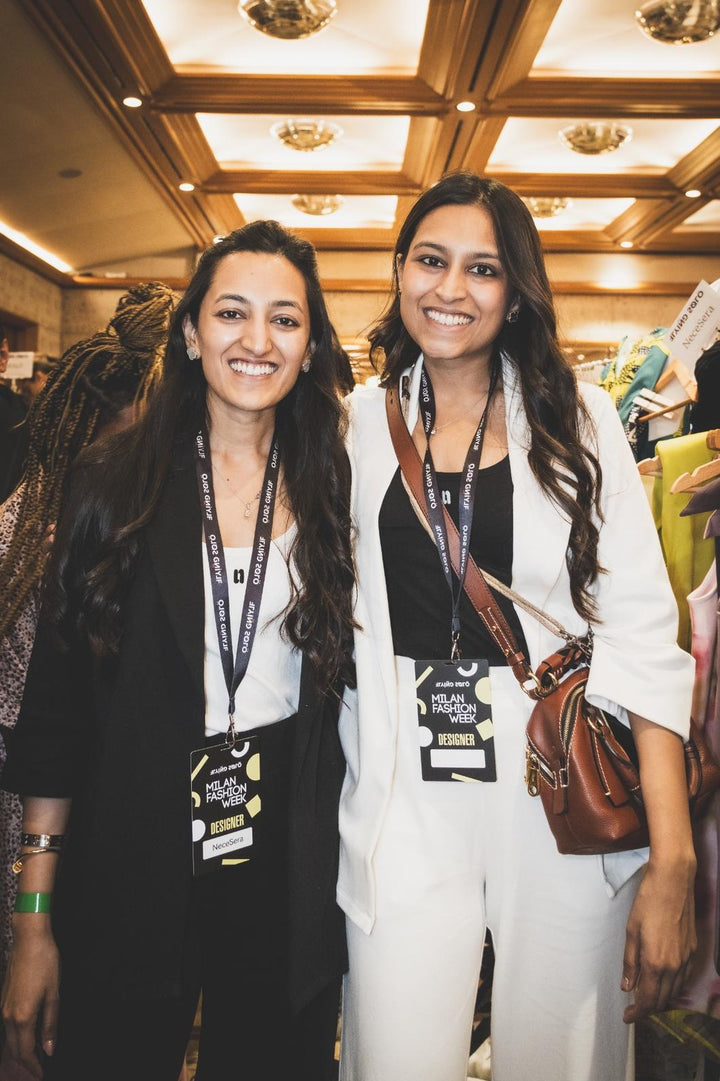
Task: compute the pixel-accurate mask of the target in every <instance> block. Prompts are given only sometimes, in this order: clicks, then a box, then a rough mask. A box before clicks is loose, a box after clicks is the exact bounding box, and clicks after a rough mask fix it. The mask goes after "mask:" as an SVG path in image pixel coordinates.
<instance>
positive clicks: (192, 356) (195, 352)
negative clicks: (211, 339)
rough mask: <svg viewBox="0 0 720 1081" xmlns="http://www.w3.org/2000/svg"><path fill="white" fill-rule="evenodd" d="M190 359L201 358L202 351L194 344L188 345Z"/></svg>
mask: <svg viewBox="0 0 720 1081" xmlns="http://www.w3.org/2000/svg"><path fill="white" fill-rule="evenodd" d="M187 355H188V360H200V351H199V350H198V349H196V348H195V346H194V345H189V346H188V347H187Z"/></svg>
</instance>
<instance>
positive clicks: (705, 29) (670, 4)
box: [635, 0, 720, 45]
mask: <svg viewBox="0 0 720 1081" xmlns="http://www.w3.org/2000/svg"><path fill="white" fill-rule="evenodd" d="M635 21H636V22H637V24H638V26H639V27H640V29H641V30H642V31H643V32H644V33H645V34H647V36H648V37H649V38H652V40H653V41H660V42H662V43H663V45H694V44H695V43H696V42H698V41H707V40H708V38H711V37H713V35H714V34H716V33H717V32H718V30H720V0H648V3H646V4H642V5H641V7H640V8H638V10H637V11H636V12H635Z"/></svg>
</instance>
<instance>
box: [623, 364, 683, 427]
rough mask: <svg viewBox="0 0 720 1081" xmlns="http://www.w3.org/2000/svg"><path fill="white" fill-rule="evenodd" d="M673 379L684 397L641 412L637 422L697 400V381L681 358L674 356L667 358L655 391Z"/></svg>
mask: <svg viewBox="0 0 720 1081" xmlns="http://www.w3.org/2000/svg"><path fill="white" fill-rule="evenodd" d="M674 379H677V380H678V382H679V383H680V385H681V386H682V387H683V389H684V390H685V397H684V398H683V399H681V400H680V401H677V402H672V403H671V404H670V405H666V406H663V407H661V408H660V409H655V410H652V411H651V412H649V413H643V414H642V416H639V417H638V423H639V424H640V423H645V422H646V421H649V420H653V419H654V418H655V417H662V416H664V415H665V414H666V413H672V412H673V410H675V409H684V408H685V406H686V405H691V404H692V403H693V402H696V401H697V383H696V382H695V379H694V378H693V376H692V373H691V372H689V371H688V369H687V368H686V367H685V365H684V364H683V363H682V361H681V360H676V359H675V358H673V359H672V360H669V361H668V362H667V364H666V365H665V367H664V368H663V372H662V375H661V376H660V378H659V379H658V381H657V383H656V384H655V393H659V392H660V391H661V390H662V389H663V388H664V387H666V386H668V384H669V383H671V382H672V381H673V380H674Z"/></svg>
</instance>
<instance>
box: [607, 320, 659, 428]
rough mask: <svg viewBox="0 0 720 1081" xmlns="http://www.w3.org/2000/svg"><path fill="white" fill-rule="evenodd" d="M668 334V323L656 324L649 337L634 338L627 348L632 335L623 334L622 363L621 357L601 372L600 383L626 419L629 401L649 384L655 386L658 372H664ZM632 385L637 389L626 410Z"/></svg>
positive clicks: (619, 349) (620, 353)
mask: <svg viewBox="0 0 720 1081" xmlns="http://www.w3.org/2000/svg"><path fill="white" fill-rule="evenodd" d="M664 336H665V327H656V328H655V330H652V331H651V332H650V333H649V334H647V335H646V336H645V337H643V338H639V339H638V340H637V341H636V342H633V344H632V345H631V346H630V349H629V350H628V348H627V345H628V338H627V337H625V338H623V339H622V341H621V342H620V344H619V345H618V357H619V358H620V360H619V364H618V360H617V359H613V360H611V361H610V362H609V363H608V365H607V366H606V368H605V370H604V371H603V373H602V375H601V376H600V384H599V385H600V386H601V387H602V388H603V389H604V390H606V391H607V392H608V394H609V395H610V397H611V398H612V400H613V402H614V403H615V408H616V409H617V410H618V413H619V414H620V419H621V420H622V421H623V423H624V422H625V421H626V420H627V415H626V414H627V412H628V411H629V404H630V402H631V401H632V398H634V396H635V394H636V393H637V392H638V391H639V390H640V389H641V387H645V388H648V387H649V388H650V389H652V388H653V387H654V386H655V383H656V382H657V379H658V376H659V375H660V373H661V372H662V369H663V367H664V365H665V361H666V360H667V356H668V351H667V348H666V347H665V345H664V344H663V338H664ZM648 360H650V362H651V363H650V365H648V366H647V367H646V361H648ZM658 365H659V370H657V374H654V373H655V371H656V369H658ZM641 367H642V368H644V369H645V375H644V376H641V378H640V380H639V381H638V383H637V384H636V383H635V377H636V375H637V374H638V372H639V370H640V368H641ZM651 370H652V373H653V374H651ZM653 375H654V377H653ZM646 379H649V380H650V381H645V380H646ZM631 387H633V391H634V393H633V395H632V398H630V399H629V401H628V406H626V409H625V410H623V409H622V408H621V406H622V404H623V403H624V401H625V398H626V395H627V394H628V391H629V390H630V388H631Z"/></svg>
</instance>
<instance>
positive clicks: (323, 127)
mask: <svg viewBox="0 0 720 1081" xmlns="http://www.w3.org/2000/svg"><path fill="white" fill-rule="evenodd" d="M270 134H271V135H274V136H275V138H276V139H279V140H280V142H281V143H282V144H283V145H284V146H287V147H289V148H290V149H291V150H300V151H304V152H306V153H308V152H312V151H314V150H326V149H327V148H328V147H329V146H330V144H331V143H334V142H335V140H336V139H339V138H340V136H341V135H342V134H343V130H342V128H341V127H340V126H339V125H338V124H333V123H332V121H330V120H308V119H304V118H303V119H288V120H279V121H278V122H277V124H273V126H272V127H271V128H270Z"/></svg>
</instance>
